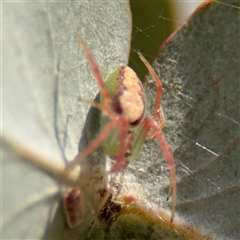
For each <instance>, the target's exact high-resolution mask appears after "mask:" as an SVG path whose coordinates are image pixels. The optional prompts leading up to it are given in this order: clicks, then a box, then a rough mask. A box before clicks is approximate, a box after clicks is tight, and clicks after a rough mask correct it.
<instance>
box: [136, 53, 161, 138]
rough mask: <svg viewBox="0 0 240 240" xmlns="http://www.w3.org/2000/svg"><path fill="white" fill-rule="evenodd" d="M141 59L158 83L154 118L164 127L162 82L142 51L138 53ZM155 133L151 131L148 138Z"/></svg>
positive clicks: (159, 126)
mask: <svg viewBox="0 0 240 240" xmlns="http://www.w3.org/2000/svg"><path fill="white" fill-rule="evenodd" d="M138 55H139V57H140V59H141V60H142V61H143V63H144V64H145V66H146V67H147V69H148V71H149V72H150V74H151V76H152V78H153V80H154V81H155V83H156V97H155V103H154V112H153V116H154V119H155V120H156V121H157V125H158V128H163V127H164V126H165V122H166V121H165V117H164V114H163V110H162V107H161V100H162V82H161V80H160V79H159V77H158V76H157V74H156V73H155V71H154V70H153V68H152V66H151V65H150V64H149V62H148V61H147V60H146V59H145V58H144V57H143V55H142V54H141V53H138ZM153 137H154V133H153V132H149V133H148V135H147V139H150V138H153Z"/></svg>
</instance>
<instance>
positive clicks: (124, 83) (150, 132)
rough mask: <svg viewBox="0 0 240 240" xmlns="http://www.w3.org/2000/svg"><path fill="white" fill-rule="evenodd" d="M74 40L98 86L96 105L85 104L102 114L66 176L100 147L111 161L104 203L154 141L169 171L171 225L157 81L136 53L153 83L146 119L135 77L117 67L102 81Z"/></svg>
mask: <svg viewBox="0 0 240 240" xmlns="http://www.w3.org/2000/svg"><path fill="white" fill-rule="evenodd" d="M77 37H78V40H79V42H80V44H81V46H82V48H83V50H84V53H85V55H86V57H87V59H88V61H89V63H90V66H91V68H92V71H93V73H94V75H95V78H96V80H97V83H98V85H99V90H100V103H96V102H89V104H90V105H92V106H93V107H96V108H98V109H100V110H101V112H102V113H101V119H100V124H101V130H100V132H99V134H98V135H97V137H96V138H95V139H94V140H93V141H92V142H91V143H90V144H89V146H88V147H87V148H86V149H85V150H84V151H83V152H82V153H79V154H78V155H77V156H76V157H75V159H74V160H73V161H71V162H69V163H68V164H67V166H66V172H69V171H71V170H73V169H74V168H75V167H76V166H77V165H78V164H80V163H81V162H82V161H83V160H84V159H85V158H86V157H87V156H88V155H89V154H91V153H92V152H93V151H94V150H96V149H97V148H98V147H99V146H100V145H103V146H104V148H105V153H106V154H107V155H108V156H110V158H111V159H112V160H114V161H115V163H114V165H113V167H112V169H111V170H110V172H109V173H110V175H111V179H110V191H109V195H107V194H106V197H105V202H106V201H108V199H109V196H110V194H111V191H112V190H113V188H114V184H115V179H116V176H117V174H118V173H119V172H121V171H122V170H124V169H125V168H126V167H127V166H128V164H129V162H130V161H131V160H134V159H136V158H137V156H138V154H139V152H140V149H141V147H142V145H143V143H144V141H145V139H150V138H153V137H156V139H157V141H158V143H159V146H160V147H161V149H162V151H163V154H164V156H165V159H166V162H167V164H168V167H169V170H170V186H169V192H168V195H167V200H168V199H169V197H170V196H172V213H171V218H170V221H171V222H172V221H173V219H174V213H175V206H176V176H175V165H174V158H173V154H172V151H171V149H170V147H169V145H168V143H167V141H166V139H165V137H164V135H163V133H162V128H163V127H164V125H165V118H164V115H163V111H162V107H161V99H162V83H161V81H160V79H159V78H158V76H157V75H156V73H155V72H154V70H153V69H152V67H151V66H150V64H149V63H148V62H147V60H146V59H145V58H144V57H143V56H142V55H141V54H140V53H139V57H140V59H141V60H142V61H143V63H144V64H145V65H146V67H147V68H148V70H149V72H150V74H151V76H152V78H153V79H154V81H155V83H156V97H155V104H154V109H153V117H149V116H146V115H145V110H146V96H145V93H144V89H143V86H142V83H141V81H140V80H139V78H138V77H137V75H136V73H135V72H134V71H133V70H132V69H131V68H129V67H127V66H121V67H119V68H117V69H116V70H115V71H114V72H113V73H112V74H111V75H110V76H109V77H108V78H107V79H106V81H104V80H103V78H102V76H101V73H100V70H99V68H98V66H97V64H96V62H95V60H94V59H93V57H92V55H91V53H90V51H89V50H88V48H87V46H86V44H85V42H84V41H83V40H82V39H81V38H80V36H77ZM102 206H104V204H102Z"/></svg>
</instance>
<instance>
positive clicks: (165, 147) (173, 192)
mask: <svg viewBox="0 0 240 240" xmlns="http://www.w3.org/2000/svg"><path fill="white" fill-rule="evenodd" d="M146 121H147V124H146V126H147V128H150V127H151V128H152V129H153V133H154V136H155V137H156V138H157V140H158V143H159V145H160V147H161V149H162V151H163V155H164V157H165V159H166V162H167V164H168V168H169V171H170V186H169V191H168V195H167V200H168V199H169V197H170V196H172V213H171V218H170V221H171V222H172V221H173V218H174V214H175V208H176V202H177V187H176V173H175V165H174V158H173V154H172V151H171V149H170V146H169V144H168V143H167V140H166V138H165V137H164V135H163V133H162V131H161V128H159V126H158V125H157V124H156V123H155V121H154V120H153V119H151V118H149V117H147V118H146Z"/></svg>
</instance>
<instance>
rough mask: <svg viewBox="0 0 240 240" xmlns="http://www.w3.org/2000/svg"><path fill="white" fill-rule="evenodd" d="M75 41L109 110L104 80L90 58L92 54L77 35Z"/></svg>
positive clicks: (109, 103) (109, 102) (108, 99)
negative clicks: (78, 44) (83, 54)
mask: <svg viewBox="0 0 240 240" xmlns="http://www.w3.org/2000/svg"><path fill="white" fill-rule="evenodd" d="M77 39H78V41H79V43H80V45H81V46H82V48H83V51H84V53H85V55H86V57H87V59H88V61H89V63H90V67H91V69H92V71H93V73H94V76H95V78H96V80H97V82H98V86H99V89H100V92H101V94H102V96H103V98H104V103H105V104H106V106H107V107H108V108H109V109H110V107H111V102H112V100H111V97H110V95H109V93H108V91H107V89H106V86H105V83H104V79H103V77H102V75H101V73H100V70H99V68H98V66H97V64H96V62H95V60H94V58H93V57H92V54H91V53H90V51H89V50H88V47H87V45H86V43H85V42H84V41H83V39H82V38H81V37H80V36H79V35H78V34H77Z"/></svg>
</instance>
